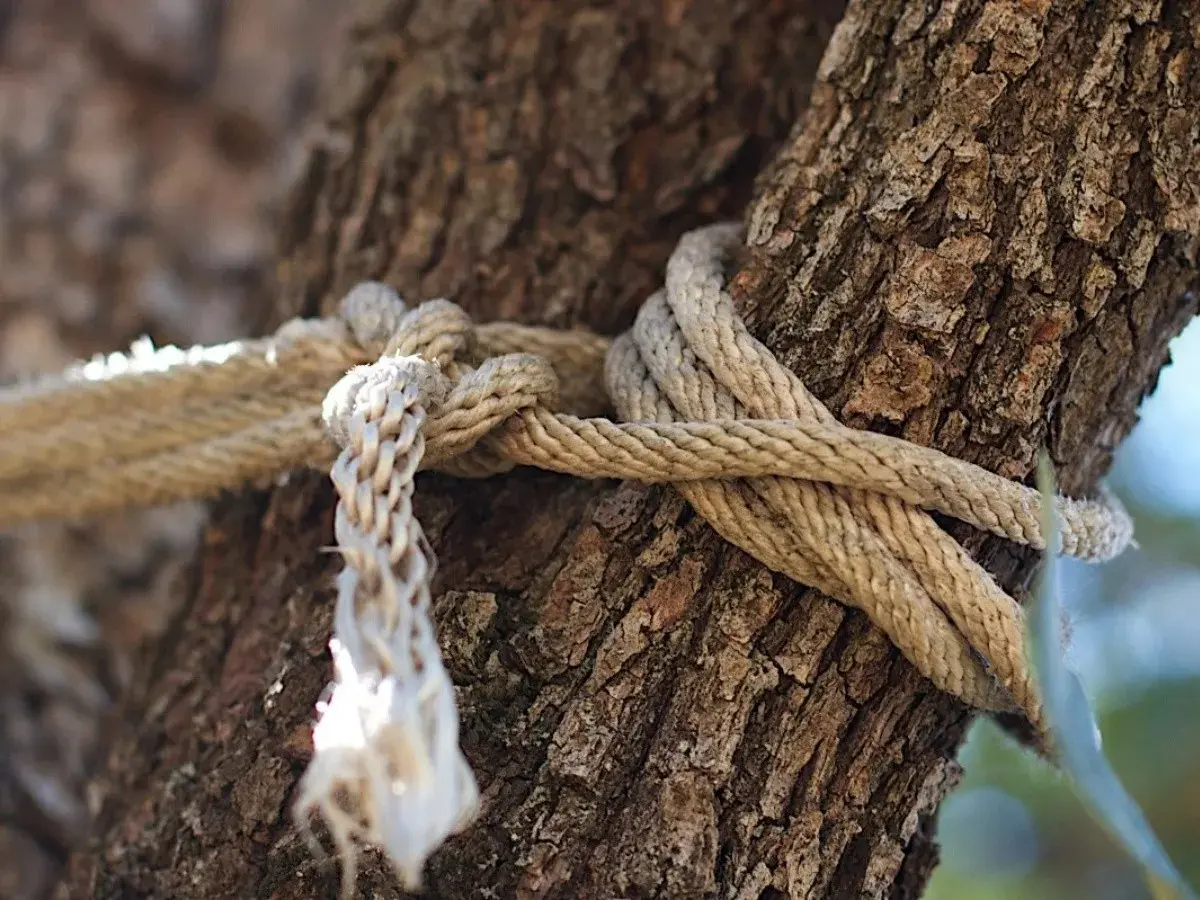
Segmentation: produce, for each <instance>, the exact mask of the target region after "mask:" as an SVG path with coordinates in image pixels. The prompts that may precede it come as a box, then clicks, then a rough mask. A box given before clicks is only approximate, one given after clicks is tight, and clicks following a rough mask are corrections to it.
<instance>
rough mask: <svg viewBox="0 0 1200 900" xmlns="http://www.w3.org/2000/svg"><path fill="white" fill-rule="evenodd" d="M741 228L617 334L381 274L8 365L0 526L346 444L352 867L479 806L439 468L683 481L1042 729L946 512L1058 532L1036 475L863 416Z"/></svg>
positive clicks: (1107, 506) (923, 666) (329, 777)
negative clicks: (810, 375) (444, 648)
mask: <svg viewBox="0 0 1200 900" xmlns="http://www.w3.org/2000/svg"><path fill="white" fill-rule="evenodd" d="M740 241H741V231H740V229H739V228H738V227H737V226H733V225H717V226H712V227H709V228H705V229H702V230H699V231H696V232H693V233H691V234H688V235H685V236H684V237H683V238H682V239H681V241H680V242H679V245H678V247H677V248H676V250H675V252H674V254H673V255H672V257H671V259H670V261H669V263H668V265H667V273H666V285H665V289H664V290H662V291H660V292H659V293H656V294H655V295H653V296H652V297H650V299H649V300H647V301H646V302H645V303H644V304H643V306H642V308H641V310H640V312H639V314H638V316H637V319H636V322H635V324H634V326H633V328H632V329H631V330H630V332H628V333H627V334H623V335H621V336H620V337H618V338H617V339H616V340H614V341H612V342H611V343H610V342H609V341H607V340H606V339H604V338H600V337H597V336H595V335H591V334H587V333H585V332H580V331H555V330H550V329H545V328H535V327H529V326H522V325H516V324H512V323H494V324H489V325H480V326H475V325H473V324H472V323H471V321H470V320H469V318H468V317H467V316H466V315H465V314H464V313H463V312H462V310H461V309H459V308H458V307H457V306H455V305H454V304H452V303H449V302H447V301H445V300H435V301H432V302H429V303H425V304H423V305H422V306H420V307H418V308H416V309H413V310H409V309H407V308H406V307H405V306H404V304H403V303H402V302H401V300H400V298H399V297H398V296H397V295H396V294H395V292H394V291H392V290H391V289H390V288H388V287H386V286H384V285H380V284H377V283H373V282H368V283H364V284H361V285H359V286H358V287H356V288H355V289H354V290H353V291H351V292H350V294H349V295H348V296H347V297H346V298H345V300H344V301H343V305H342V311H341V315H340V316H338V317H334V318H330V319H321V320H311V321H308V320H306V321H295V322H290V323H288V324H286V325H285V326H283V327H282V328H281V329H280V330H279V331H278V332H277V333H276V334H275V335H274V336H273V337H272V338H269V339H265V340H261V341H247V342H242V343H235V344H229V345H224V346H222V347H218V348H209V349H196V350H190V351H181V350H178V349H175V348H166V349H164V350H159V351H154V350H152V348H149V347H148V346H145V345H143V346H140V347H138V348H135V351H134V353H133V354H132V355H131V356H129V357H121V356H113V357H108V358H105V359H99V360H94V361H93V362H91V363H88V364H85V365H83V366H80V367H77V368H76V369H73V370H71V371H69V372H68V373H66V374H64V375H63V376H60V377H58V378H54V379H46V380H42V381H39V382H35V383H33V384H30V385H25V386H20V387H18V388H15V389H11V390H9V391H8V392H7V393H5V394H0V428H2V429H4V432H3V433H4V434H5V439H4V442H3V444H0V523H16V522H24V521H30V520H35V519H40V518H47V517H54V518H80V517H85V516H90V515H94V514H97V513H102V512H108V511H112V510H116V509H120V508H123V507H127V506H130V505H134V504H140V505H147V504H163V503H168V502H171V501H175V500H181V499H185V498H197V497H204V496H212V495H213V494H215V493H217V492H219V491H221V490H225V489H236V488H238V487H240V486H243V485H245V484H246V483H247V482H250V481H253V480H255V479H260V478H267V477H272V476H277V475H278V474H279V473H280V472H282V471H286V470H288V469H293V468H297V467H300V466H306V465H310V466H317V467H321V468H329V470H330V472H331V477H332V480H333V483H334V486H335V488H336V490H337V494H338V507H337V513H336V536H337V540H338V548H339V550H340V552H341V554H342V556H343V560H344V562H345V569H344V570H343V572H342V574H341V576H340V577H339V581H338V597H337V605H336V610H335V619H334V636H333V639H332V641H331V649H332V651H333V657H334V668H335V681H334V686H333V689H332V692H331V694H330V696H329V699H328V700H327V701H326V702H323V703H322V704H319V705H318V714H319V718H318V723H317V725H316V727H315V729H314V746H315V754H314V757H313V760H312V763H311V765H310V767H309V769H308V771H307V772H306V774H305V777H304V779H303V781H302V784H301V790H300V795H299V801H298V803H297V810H298V812H299V813H300V814H301V816H302V820H303V821H307V817H308V814H309V813H310V812H311V811H314V810H316V811H319V812H320V813H321V814H322V815H323V817H324V818H325V820H326V822H327V824H328V825H329V828H330V831H331V834H332V835H333V837H334V839H335V841H336V842H337V844H338V846H339V848H340V849H341V850H342V851H343V853H344V855H345V857H346V858H347V860H348V863H347V876H348V880H349V881H348V883H352V882H353V871H354V869H353V865H354V863H353V847H354V845H355V842H356V841H366V842H369V843H374V844H376V845H379V846H381V847H383V848H384V849H385V851H386V852H387V853H388V855H389V857H390V859H391V860H392V862H393V864H394V866H395V867H396V869H397V871H398V872H399V873H400V875H401V877H402V878H403V879H404V880H405V881H406V883H407V884H409V885H410V886H412V885H416V884H417V883H418V879H419V874H420V871H421V868H422V866H423V863H424V860H425V859H426V857H427V856H428V855H429V854H430V853H431V852H432V851H433V850H434V849H436V847H437V846H439V845H440V844H441V843H442V842H443V841H444V840H445V839H446V838H447V837H448V836H449V835H450V834H453V833H454V832H455V831H456V830H458V829H460V828H462V827H464V826H465V824H466V823H468V822H469V821H470V820H471V819H472V817H473V816H474V814H475V810H476V807H477V804H478V793H477V789H476V786H475V781H474V777H473V775H472V773H471V771H470V769H469V767H468V765H467V763H466V761H465V759H464V758H463V756H462V753H461V751H460V750H459V747H458V716H457V711H456V708H455V704H454V696H453V687H452V685H451V682H450V679H449V676H448V675H447V673H446V671H445V669H444V667H443V665H442V662H441V657H440V654H439V652H438V648H437V644H436V640H435V636H434V632H433V626H432V624H431V621H430V617H429V603H430V588H429V582H430V578H431V573H432V568H433V556H432V553H431V551H430V550H429V548H428V546H427V544H426V542H425V538H424V536H423V534H422V532H421V529H420V525H419V524H418V522H417V521H416V518H415V517H414V515H413V512H412V505H411V497H412V492H413V477H414V475H415V473H416V472H417V471H418V470H419V469H422V468H426V469H430V468H432V469H438V470H441V471H446V472H451V473H454V474H456V475H460V476H464V477H485V476H489V475H495V474H497V473H501V472H504V471H508V470H510V469H512V468H513V467H515V466H520V465H532V466H538V467H541V468H545V469H550V470H554V471H558V472H564V473H568V474H571V475H575V476H579V477H584V478H628V479H634V480H638V481H642V482H647V483H663V482H667V483H672V484H674V485H675V486H676V488H677V489H678V490H679V491H680V493H681V494H682V495H683V496H684V497H685V498H686V499H687V500H688V502H689V503H691V504H692V506H693V507H694V508H695V509H696V510H697V511H698V512H699V513H700V514H701V515H702V516H703V517H704V518H705V519H706V520H707V521H708V522H709V523H710V524H711V525H712V526H713V528H714V529H715V530H716V531H717V532H718V533H719V534H721V535H722V536H723V537H724V538H725V539H726V540H728V541H730V542H731V543H734V544H736V545H737V546H739V547H741V548H742V549H744V550H745V551H746V552H748V553H750V554H751V555H753V556H754V557H755V558H757V559H758V560H759V561H761V562H762V563H763V564H765V565H766V566H768V567H770V568H771V569H773V570H775V571H777V572H781V573H783V574H786V575H788V576H790V577H792V578H793V579H795V580H796V581H799V582H801V583H804V584H808V585H811V586H813V587H816V588H819V589H820V590H821V591H823V592H824V593H826V594H828V595H829V596H832V597H834V598H836V599H838V600H840V601H841V602H843V603H845V604H847V605H851V606H855V607H857V608H859V609H861V610H863V612H865V613H866V614H867V615H868V616H869V617H870V618H871V620H872V621H873V622H874V623H875V624H876V625H877V626H878V627H879V628H881V629H882V630H883V631H884V632H885V633H886V634H887V635H888V637H889V638H890V640H891V641H892V642H893V643H895V645H896V646H897V647H898V648H899V649H900V650H901V652H902V653H903V654H904V655H905V656H906V657H907V658H908V659H909V660H910V661H911V662H912V663H913V664H914V665H915V666H916V667H917V669H918V670H919V671H920V672H921V673H922V674H923V675H925V676H926V677H927V678H929V679H930V681H932V682H933V684H934V685H936V686H937V687H938V688H940V689H942V690H945V691H948V692H950V693H952V694H954V695H956V696H958V697H960V698H962V699H963V700H964V701H966V702H967V703H969V704H971V705H973V706H976V707H980V708H983V709H991V710H1010V711H1011V710H1016V711H1020V712H1021V713H1023V714H1024V715H1025V716H1026V717H1027V718H1028V719H1029V720H1030V721H1031V723H1032V724H1033V725H1034V726H1035V727H1036V728H1037V729H1038V730H1039V733H1041V734H1042V735H1043V738H1044V737H1045V722H1044V719H1043V715H1042V707H1041V701H1040V699H1039V697H1038V694H1037V690H1036V686H1035V684H1034V680H1033V675H1032V672H1031V669H1030V666H1029V662H1028V660H1027V658H1026V655H1025V648H1024V627H1023V622H1022V612H1021V609H1020V607H1019V606H1018V604H1017V603H1016V602H1015V601H1014V600H1013V599H1012V598H1011V597H1009V596H1008V595H1007V594H1006V593H1005V592H1004V591H1003V590H1001V589H1000V587H999V586H998V585H997V584H996V583H995V581H994V580H993V579H992V578H991V577H990V576H989V575H988V573H987V572H986V571H984V570H983V569H982V568H981V567H980V566H979V565H978V564H977V563H976V562H975V561H974V560H972V559H971V558H970V556H969V555H968V554H967V553H966V552H965V551H964V550H963V549H962V547H961V546H960V545H959V544H958V543H957V542H955V541H954V540H953V539H951V538H950V537H949V536H948V535H947V534H946V533H945V532H944V531H942V530H941V529H940V528H939V527H938V526H937V525H936V524H935V523H934V521H933V519H932V518H931V517H930V516H929V514H928V513H929V511H938V512H942V513H945V514H947V515H950V516H954V517H955V518H958V519H960V520H962V521H965V522H968V523H970V524H972V525H974V526H976V527H978V528H981V529H984V530H987V531H990V532H992V533H993V534H997V535H1001V536H1003V537H1006V538H1009V539H1011V540H1013V541H1017V542H1020V543H1023V544H1028V545H1031V546H1034V547H1038V548H1044V547H1045V538H1044V535H1043V532H1042V519H1041V503H1042V501H1041V497H1040V496H1039V494H1038V493H1037V492H1036V491H1034V490H1032V489H1030V488H1027V487H1025V486H1023V485H1020V484H1017V483H1015V482H1012V481H1009V480H1007V479H1005V478H1002V477H1000V476H998V475H995V474H993V473H991V472H988V471H986V470H984V469H981V468H979V467H977V466H973V465H970V464H969V463H966V462H964V461H962V460H958V459H954V458H953V457H949V456H946V455H945V454H942V453H939V452H938V451H936V450H932V449H930V448H927V447H922V446H919V445H915V444H910V443H908V442H905V441H903V440H900V439H897V438H893V437H888V436H885V435H880V434H875V433H872V432H864V431H857V430H854V429H850V428H846V427H845V426H843V425H841V424H840V423H839V422H838V421H837V420H836V419H835V417H834V416H833V414H832V413H831V412H830V411H829V410H828V409H826V408H825V407H824V406H823V405H822V404H821V403H820V401H818V400H817V399H816V398H815V397H814V396H813V395H812V394H810V393H809V392H808V390H807V389H806V388H805V387H804V385H803V383H801V381H800V380H799V379H798V378H796V377H795V375H793V374H792V373H791V372H790V371H789V370H788V369H787V368H785V367H784V366H782V365H781V364H780V363H779V362H778V360H776V359H775V357H774V356H773V354H772V353H771V352H770V351H769V350H768V349H767V348H766V347H765V346H764V345H762V344H761V343H759V342H758V341H757V340H755V339H754V338H753V337H752V336H751V335H750V334H749V332H748V331H747V329H746V328H745V326H744V324H743V323H742V322H741V320H740V319H739V317H738V316H737V313H736V311H735V310H734V307H733V304H732V301H731V299H730V297H729V296H728V294H727V293H726V292H725V290H724V287H723V280H724V276H723V267H724V264H725V263H726V262H727V261H728V257H729V256H730V254H731V253H732V252H733V251H734V250H735V249H736V247H737V246H738V245H739V243H740ZM347 369H348V370H349V371H348V372H347ZM335 382H336V383H335ZM330 384H334V387H333V388H332V389H330V388H329V385H330ZM322 397H323V398H324V402H323V404H322V403H321V398H322ZM610 412H615V413H616V418H617V420H613V419H611V418H607V417H605V415H606V414H608V413H610ZM330 438H332V439H333V440H332V443H331V442H330V440H329V439H330ZM334 445H336V447H335V446H334ZM337 448H340V452H337V455H336V457H335V452H336V450H337ZM1056 512H1057V514H1058V517H1059V519H1060V520H1061V529H1060V530H1061V546H1059V547H1056V548H1053V549H1055V550H1058V551H1061V552H1064V553H1067V554H1070V555H1072V556H1076V557H1079V558H1081V559H1087V560H1092V561H1099V560H1104V559H1108V558H1111V557H1113V556H1115V555H1117V554H1118V553H1120V552H1121V551H1122V550H1123V549H1124V548H1125V547H1126V546H1127V545H1128V544H1129V543H1130V541H1131V540H1132V526H1131V523H1130V521H1129V519H1128V517H1127V515H1126V514H1125V512H1124V510H1123V509H1122V508H1121V507H1120V505H1119V503H1117V502H1116V501H1115V499H1113V498H1111V497H1108V496H1104V497H1102V498H1101V499H1100V500H1074V499H1070V498H1057V500H1056Z"/></svg>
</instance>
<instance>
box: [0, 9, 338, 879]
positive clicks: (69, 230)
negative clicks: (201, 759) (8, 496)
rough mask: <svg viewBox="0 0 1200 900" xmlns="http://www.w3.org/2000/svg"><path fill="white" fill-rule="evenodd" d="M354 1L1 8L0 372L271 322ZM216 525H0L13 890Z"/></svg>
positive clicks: (3, 722)
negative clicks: (278, 272) (298, 189)
mask: <svg viewBox="0 0 1200 900" xmlns="http://www.w3.org/2000/svg"><path fill="white" fill-rule="evenodd" d="M344 18H345V13H344V11H343V9H342V8H341V5H340V4H337V3H309V2H307V0H256V2H254V3H237V4H233V3H228V4H227V3H223V2H220V0H21V2H19V3H0V384H7V383H8V382H9V381H10V380H11V379H13V378H16V377H20V376H27V375H30V374H33V373H36V372H52V371H55V370H57V369H60V368H61V367H62V366H63V365H64V364H66V363H68V362H70V361H71V360H73V359H75V358H77V357H79V356H84V357H86V356H90V355H91V354H93V353H97V352H102V351H111V350H118V349H122V348H124V347H126V346H128V344H129V342H130V341H131V340H133V339H134V338H136V337H138V336H139V335H142V334H150V335H152V336H153V337H154V339H155V340H157V341H160V342H162V341H173V342H179V343H183V344H185V345H186V344H191V343H195V342H212V341H219V340H229V339H232V338H235V337H238V336H240V335H242V334H244V333H245V332H246V330H247V328H248V327H253V326H255V324H256V323H257V324H258V327H261V323H262V322H263V320H264V319H265V317H266V314H267V313H268V312H269V310H270V298H269V295H268V294H267V293H266V292H264V291H263V290H262V286H263V282H264V278H263V272H264V271H266V270H267V268H268V265H269V264H270V262H272V261H273V257H274V246H273V237H274V233H275V231H276V225H275V219H276V217H277V215H278V213H279V210H280V206H281V204H282V201H283V199H284V197H285V196H286V193H287V189H288V185H289V181H290V180H291V179H292V178H294V177H295V176H296V175H297V174H298V172H299V169H300V166H299V165H298V164H299V163H302V162H303V161H304V159H305V154H304V153H303V135H304V131H305V129H306V127H308V126H311V125H312V124H313V113H314V107H315V106H316V94H317V88H318V86H319V85H320V84H321V82H322V80H323V76H322V72H323V71H325V70H329V69H331V68H332V66H331V63H332V62H333V61H334V60H333V57H334V55H335V54H336V51H337V46H338V41H337V33H338V23H339V20H343V19H344ZM264 36H273V37H274V38H275V43H273V44H272V43H268V42H266V41H265V40H264ZM264 301H266V302H264ZM0 439H2V436H0ZM203 522H204V509H203V508H202V507H199V506H187V507H182V508H173V509H170V510H156V511H153V512H149V513H133V514H129V515H124V516H113V517H111V518H109V519H107V520H106V521H104V522H103V523H100V524H99V525H97V526H95V527H92V526H89V527H66V526H64V525H61V524H58V523H48V524H45V525H41V526H38V527H27V528H21V529H17V530H14V531H12V532H5V533H0V897H3V898H6V900H9V898H11V900H31V898H42V897H46V896H47V895H48V894H49V893H50V892H51V891H52V890H53V888H54V884H55V881H56V879H57V875H58V873H59V871H60V870H61V869H62V867H63V866H64V865H65V862H66V856H67V853H68V851H69V850H70V849H71V847H72V846H73V845H74V844H75V843H76V842H77V841H79V840H80V839H81V838H82V837H84V836H86V829H87V825H88V819H89V804H88V796H87V786H88V780H89V778H90V777H91V776H92V775H94V774H95V771H96V769H97V767H98V764H102V763H103V761H104V758H105V755H106V754H105V751H104V746H103V735H102V727H101V726H102V722H103V720H104V717H105V708H106V706H108V705H110V704H111V700H112V696H113V695H114V694H117V693H119V692H120V689H121V686H122V685H123V684H124V683H126V682H127V680H128V678H129V677H130V673H131V668H130V655H131V653H132V651H133V650H134V648H135V647H136V646H137V644H138V643H139V641H140V640H142V639H143V638H145V637H146V636H147V635H153V634H155V633H156V632H157V631H158V630H159V629H160V628H161V627H162V626H163V625H164V624H165V621H166V620H167V619H168V618H169V615H170V613H171V612H172V611H173V610H174V609H176V608H177V607H178V602H177V601H178V600H179V599H180V598H179V594H180V591H178V590H177V589H175V588H174V587H173V584H172V583H173V581H174V579H175V577H176V576H177V575H178V574H179V573H180V572H181V571H185V570H186V569H187V567H188V565H189V564H190V561H191V559H192V555H193V552H194V548H195V547H196V545H197V540H198V535H199V530H200V527H201V526H202V525H203Z"/></svg>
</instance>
